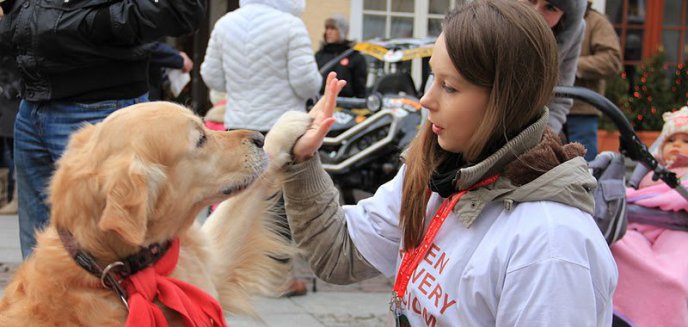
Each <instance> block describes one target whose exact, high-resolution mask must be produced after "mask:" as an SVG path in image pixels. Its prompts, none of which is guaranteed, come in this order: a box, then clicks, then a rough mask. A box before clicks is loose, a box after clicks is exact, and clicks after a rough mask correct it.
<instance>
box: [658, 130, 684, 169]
mask: <svg viewBox="0 0 688 327" xmlns="http://www.w3.org/2000/svg"><path fill="white" fill-rule="evenodd" d="M679 154H680V155H682V156H686V157H688V134H686V133H674V134H671V135H670V136H669V137H667V139H666V140H665V141H664V144H663V145H662V157H663V158H664V162H666V163H671V162H674V161H675V160H676V157H678V155H679Z"/></svg>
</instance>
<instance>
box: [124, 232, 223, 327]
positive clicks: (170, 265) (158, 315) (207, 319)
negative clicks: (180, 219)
mask: <svg viewBox="0 0 688 327" xmlns="http://www.w3.org/2000/svg"><path fill="white" fill-rule="evenodd" d="M178 259H179V239H175V240H174V241H172V244H171V245H170V248H169V249H168V250H167V253H165V255H164V256H163V257H162V258H160V260H158V261H157V262H156V263H155V264H154V265H152V266H150V267H148V268H146V269H144V270H141V271H139V272H137V273H136V274H134V275H131V276H129V278H127V279H126V280H125V281H124V284H123V285H124V287H125V288H126V290H127V292H128V293H129V299H128V301H129V317H128V318H127V324H126V326H127V327H133V326H137V327H146V326H151V327H153V326H155V327H158V326H168V323H167V319H165V316H164V315H163V313H162V311H161V310H160V308H159V307H158V306H157V305H155V304H153V301H154V300H155V298H156V297H157V299H158V301H160V302H161V303H162V304H164V305H165V306H166V307H168V308H170V309H172V310H174V311H176V312H177V313H179V314H180V315H181V316H182V317H183V318H184V322H185V324H186V326H223V327H226V326H227V324H226V323H225V319H224V315H223V314H222V307H220V303H219V302H218V301H217V300H215V299H214V298H213V297H211V296H210V295H208V294H206V293H205V292H204V291H203V290H201V289H199V288H198V287H196V286H193V285H191V284H188V283H185V282H182V281H180V280H177V279H174V278H170V277H168V276H167V275H169V274H170V273H171V272H172V270H174V267H176V266H177V260H178Z"/></svg>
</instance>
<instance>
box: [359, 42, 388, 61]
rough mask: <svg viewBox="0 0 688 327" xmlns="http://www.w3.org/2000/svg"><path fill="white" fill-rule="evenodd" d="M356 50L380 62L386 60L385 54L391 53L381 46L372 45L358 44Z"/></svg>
mask: <svg viewBox="0 0 688 327" xmlns="http://www.w3.org/2000/svg"><path fill="white" fill-rule="evenodd" d="M354 50H356V51H358V52H361V53H363V54H367V55H369V56H371V57H374V58H376V59H378V60H384V57H385V54H386V53H387V52H388V51H389V49H387V48H385V47H383V46H379V45H376V44H372V43H357V44H356V45H355V46H354Z"/></svg>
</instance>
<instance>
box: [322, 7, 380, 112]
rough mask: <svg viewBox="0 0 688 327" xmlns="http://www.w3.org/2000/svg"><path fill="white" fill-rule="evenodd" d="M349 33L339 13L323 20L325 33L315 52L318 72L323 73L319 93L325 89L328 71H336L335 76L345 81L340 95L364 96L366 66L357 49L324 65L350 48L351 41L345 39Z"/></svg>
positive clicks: (344, 19) (344, 20)
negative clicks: (335, 61) (330, 63)
mask: <svg viewBox="0 0 688 327" xmlns="http://www.w3.org/2000/svg"><path fill="white" fill-rule="evenodd" d="M348 33H349V23H348V22H347V20H346V18H344V17H343V16H340V15H335V16H333V17H330V18H328V19H327V20H325V34H324V35H323V38H324V42H323V44H322V47H321V48H320V50H318V52H317V53H316V54H315V61H316V62H317V63H318V68H319V69H320V73H322V75H323V86H322V88H321V89H320V94H323V92H324V91H325V84H324V82H325V77H327V74H329V72H332V71H334V72H337V78H339V79H341V80H345V81H346V86H345V87H344V89H342V91H341V92H340V93H339V95H340V96H342V97H357V98H365V97H366V79H367V77H368V66H367V63H366V60H365V58H363V55H361V54H360V53H358V51H353V52H351V53H350V54H349V55H348V56H345V57H343V58H341V59H339V61H338V62H337V63H335V64H334V65H332V66H329V65H328V66H329V67H325V65H326V64H327V63H329V62H330V61H332V60H333V59H335V58H337V57H338V56H339V55H341V54H342V53H343V52H345V51H347V50H349V49H351V45H352V44H351V43H352V42H351V41H349V40H347V39H346V36H347V34H348Z"/></svg>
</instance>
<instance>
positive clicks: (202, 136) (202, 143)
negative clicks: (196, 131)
mask: <svg viewBox="0 0 688 327" xmlns="http://www.w3.org/2000/svg"><path fill="white" fill-rule="evenodd" d="M207 140H208V137H206V136H205V134H201V138H200V139H198V142H197V143H196V147H197V148H200V147H203V145H204V144H205V142H206V141H207Z"/></svg>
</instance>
